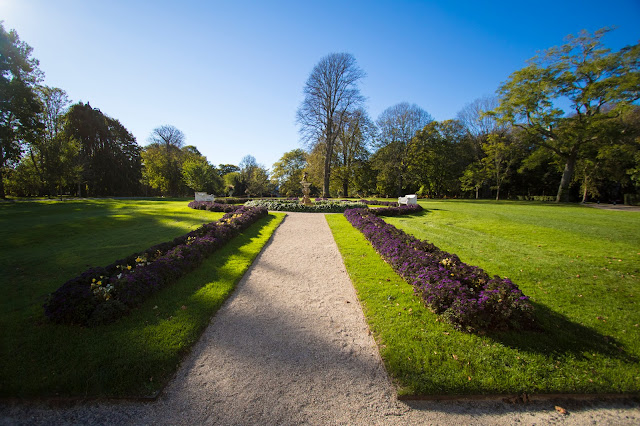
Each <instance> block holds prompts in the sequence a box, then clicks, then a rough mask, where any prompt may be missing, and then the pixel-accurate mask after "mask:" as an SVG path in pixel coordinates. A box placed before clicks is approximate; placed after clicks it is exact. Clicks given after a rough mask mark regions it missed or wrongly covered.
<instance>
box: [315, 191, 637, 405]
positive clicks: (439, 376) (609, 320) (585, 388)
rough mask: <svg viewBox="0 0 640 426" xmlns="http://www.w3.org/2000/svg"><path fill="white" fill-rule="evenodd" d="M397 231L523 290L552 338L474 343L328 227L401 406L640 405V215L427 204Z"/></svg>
mask: <svg viewBox="0 0 640 426" xmlns="http://www.w3.org/2000/svg"><path fill="white" fill-rule="evenodd" d="M420 204H421V205H422V206H423V207H424V208H425V209H426V211H425V212H423V213H421V214H418V215H414V216H404V217H396V218H385V220H387V221H388V222H389V223H392V224H393V225H395V226H397V227H399V228H401V229H403V230H404V231H405V232H408V233H410V234H413V235H415V236H416V237H418V238H421V239H426V240H428V241H430V242H433V243H434V244H436V245H437V246H438V247H440V248H441V249H443V250H446V251H449V252H451V253H455V254H457V255H458V256H460V258H461V259H462V260H463V261H465V262H467V263H470V264H474V265H478V266H481V267H482V268H484V269H485V270H486V271H488V272H489V273H490V274H497V275H500V276H507V277H509V278H511V279H512V280H513V281H514V282H515V283H516V284H517V285H518V286H519V287H520V288H521V289H522V290H523V291H524V293H525V294H526V295H528V296H530V297H531V299H532V300H533V303H534V305H535V308H536V317H537V320H538V322H539V323H540V324H541V326H542V328H543V331H542V332H517V333H491V334H487V335H474V334H467V333H462V332H459V331H456V330H454V329H453V328H452V327H451V326H449V325H448V324H446V323H444V322H441V321H440V320H439V319H438V317H437V316H435V315H433V314H431V313H430V312H429V311H428V310H427V309H425V308H424V307H423V306H422V304H421V302H420V300H419V299H418V298H417V297H416V296H414V295H413V290H412V287H411V286H410V285H409V284H407V283H406V282H404V281H403V280H402V279H400V278H398V276H397V275H396V274H395V273H394V272H393V271H392V270H391V268H390V267H389V266H388V265H387V264H386V263H384V262H383V261H382V260H380V257H379V256H378V255H377V253H375V251H374V250H373V249H372V248H371V246H370V245H369V244H368V243H367V242H366V240H365V239H364V237H363V236H362V235H361V234H360V232H359V231H357V230H355V229H353V228H352V227H351V225H350V224H349V223H348V222H347V221H346V219H344V217H342V216H338V215H335V216H331V217H328V220H329V223H330V225H331V227H332V229H333V232H334V236H335V238H336V241H337V242H338V246H339V247H340V250H341V252H342V254H343V257H344V259H345V264H346V265H347V269H348V271H349V273H350V275H351V277H352V280H353V282H354V285H355V286H356V289H357V291H358V294H359V297H360V299H361V300H362V304H363V309H364V311H365V315H366V316H367V319H368V321H369V323H370V326H371V328H372V331H373V332H374V335H375V336H376V339H377V341H378V343H379V346H380V352H381V355H382V357H383V359H384V361H385V364H386V366H387V369H388V371H389V372H390V374H391V375H392V377H393V379H394V381H395V382H396V384H397V386H398V392H399V395H407V396H408V395H440V394H449V395H455V394H512V393H522V392H527V393H539V394H542V393H546V394H553V393H638V391H639V390H640V328H639V324H640V306H639V305H638V298H640V214H639V213H636V212H620V211H604V210H597V209H592V208H589V207H584V206H570V205H555V204H542V203H515V202H499V203H496V202H484V201H463V200H452V201H429V202H424V201H420Z"/></svg>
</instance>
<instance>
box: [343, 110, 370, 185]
mask: <svg viewBox="0 0 640 426" xmlns="http://www.w3.org/2000/svg"><path fill="white" fill-rule="evenodd" d="M374 137H375V124H374V123H373V122H372V121H371V119H370V118H369V116H368V115H367V113H366V111H365V110H364V109H362V108H359V109H356V110H354V111H352V112H350V113H349V114H348V116H347V118H346V120H345V122H344V124H343V126H342V128H341V129H340V133H339V137H338V139H337V141H336V157H337V158H336V166H335V170H334V176H335V177H336V178H337V179H338V180H339V181H340V183H341V185H342V191H341V192H342V195H343V196H345V197H348V196H349V188H350V186H353V185H355V179H356V173H357V170H358V167H359V166H360V165H361V164H362V162H363V161H366V160H367V159H368V158H369V155H370V152H369V147H370V146H371V143H372V141H373V138H374Z"/></svg>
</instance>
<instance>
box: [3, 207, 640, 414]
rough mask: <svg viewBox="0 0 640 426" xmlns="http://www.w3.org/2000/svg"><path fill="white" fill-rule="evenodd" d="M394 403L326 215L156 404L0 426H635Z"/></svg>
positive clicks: (477, 406)
mask: <svg viewBox="0 0 640 426" xmlns="http://www.w3.org/2000/svg"><path fill="white" fill-rule="evenodd" d="M563 407H564V408H567V409H568V410H569V415H562V414H560V413H558V412H557V411H556V410H555V409H554V403H552V402H550V401H541V402H534V403H531V404H528V405H510V404H506V403H502V402H495V401H471V402H455V401H447V402H435V401H431V402H426V401H423V402H411V403H404V402H399V401H397V399H396V397H395V394H394V391H393V387H392V385H391V383H390V381H389V378H388V377H387V374H386V372H385V369H384V367H383V365H382V361H381V359H380V356H379V354H378V350H377V347H376V345H375V342H374V340H373V338H372V337H371V335H370V334H369V331H368V327H367V325H366V323H365V321H364V317H363V314H362V309H361V307H360V304H359V302H358V300H357V297H356V294H355V291H354V289H353V286H352V285H351V282H350V280H349V277H348V275H347V273H346V271H345V267H344V264H343V262H342V258H341V256H340V253H339V251H338V249H337V246H336V244H335V241H334V240H333V237H332V235H331V231H330V229H329V227H328V225H327V222H326V220H325V217H324V214H313V213H289V214H288V215H287V217H286V218H285V220H284V221H283V222H282V224H281V225H280V227H279V228H278V229H277V230H276V232H275V233H274V235H273V237H272V239H271V240H270V241H269V243H268V244H267V245H266V246H265V248H264V250H263V251H262V253H261V254H260V255H259V256H258V257H257V259H256V261H255V262H254V264H253V265H252V266H251V268H250V269H249V270H248V271H247V273H246V274H245V276H244V277H243V279H242V280H241V281H240V283H239V284H238V287H237V289H236V291H235V293H234V295H233V296H232V297H231V298H230V299H229V300H228V301H227V303H225V305H224V306H223V308H222V309H220V311H219V312H218V313H217V315H216V316H215V317H214V318H213V319H212V321H211V324H210V325H209V327H208V328H207V329H206V331H205V332H204V334H203V336H202V338H201V339H200V340H199V341H198V343H196V345H195V346H194V347H193V350H192V351H191V353H190V354H189V355H188V356H187V357H186V358H185V360H184V361H183V362H182V364H181V366H180V368H179V370H178V372H177V374H176V376H175V378H174V379H173V380H172V381H171V383H170V384H169V385H168V386H167V388H166V389H165V391H164V392H163V393H162V395H161V396H160V397H159V398H158V400H157V401H155V402H153V403H134V402H121V403H105V402H101V403H84V404H75V405H71V406H66V407H60V406H56V407H52V406H48V405H46V404H9V405H8V404H6V403H5V404H4V405H0V424H171V425H178V424H224V425H235V424H238V425H240V424H243V425H246V424H279V425H287V424H363V425H364V424H366V425H371V424H513V423H515V422H520V423H524V424H534V423H552V422H558V423H564V424H585V423H592V422H598V423H601V424H638V423H640V411H639V410H638V405H637V403H631V402H628V401H609V402H599V403H594V402H587V403H584V402H583V403H580V402H577V401H566V402H563Z"/></svg>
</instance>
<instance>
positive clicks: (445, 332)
mask: <svg viewBox="0 0 640 426" xmlns="http://www.w3.org/2000/svg"><path fill="white" fill-rule="evenodd" d="M442 333H443V334H446V335H447V336H448V335H449V334H450V333H449V332H448V331H443V332H442Z"/></svg>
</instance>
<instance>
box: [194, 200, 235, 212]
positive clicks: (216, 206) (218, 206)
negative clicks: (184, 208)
mask: <svg viewBox="0 0 640 426" xmlns="http://www.w3.org/2000/svg"><path fill="white" fill-rule="evenodd" d="M189 207H190V208H192V209H195V210H207V211H210V212H221V213H232V212H235V211H236V210H238V209H239V208H240V207H242V206H236V205H233V204H224V203H218V202H216V201H191V202H190V203H189Z"/></svg>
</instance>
